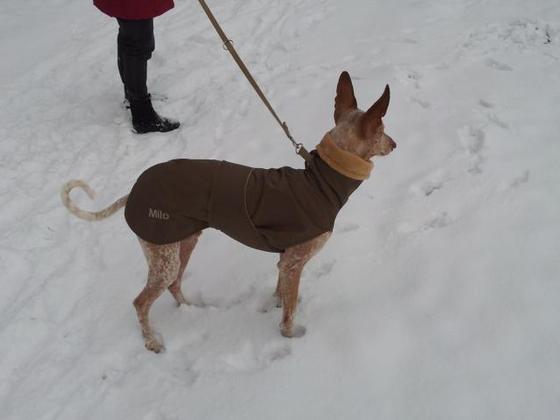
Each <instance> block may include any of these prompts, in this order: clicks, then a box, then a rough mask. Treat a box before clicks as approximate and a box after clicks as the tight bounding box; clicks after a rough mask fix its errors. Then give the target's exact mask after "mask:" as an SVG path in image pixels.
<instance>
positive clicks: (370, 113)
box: [362, 85, 391, 137]
mask: <svg viewBox="0 0 560 420" xmlns="http://www.w3.org/2000/svg"><path fill="white" fill-rule="evenodd" d="M390 99H391V91H390V89H389V85H386V86H385V91H384V92H383V95H381V97H380V98H379V99H378V100H377V102H375V103H374V104H373V105H372V107H371V108H370V109H368V110H367V112H366V113H365V114H364V115H363V117H362V130H363V133H364V135H365V136H366V137H369V136H370V135H371V134H373V133H372V131H375V130H376V129H377V127H378V126H379V125H380V124H381V119H382V118H383V117H384V116H385V114H386V113H387V108H389V101H390Z"/></svg>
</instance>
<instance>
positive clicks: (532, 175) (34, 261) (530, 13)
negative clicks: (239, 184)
mask: <svg viewBox="0 0 560 420" xmlns="http://www.w3.org/2000/svg"><path fill="white" fill-rule="evenodd" d="M209 3H210V6H211V7H212V8H213V9H214V12H215V14H216V15H217V17H218V18H219V19H220V20H221V22H222V23H223V25H224V28H225V29H226V32H228V34H229V35H230V37H232V38H233V39H234V40H235V42H236V44H235V45H236V46H237V48H238V50H239V52H240V54H241V55H242V56H243V57H244V58H245V59H246V60H247V63H248V64H249V66H250V67H251V68H252V70H253V71H254V74H255V76H256V78H257V79H258V80H259V81H260V82H261V84H262V85H263V87H264V89H265V90H266V91H267V92H268V93H269V94H270V97H271V101H272V102H273V104H275V105H276V107H277V109H278V111H279V113H280V115H281V116H282V118H284V119H286V120H287V121H288V123H289V125H290V128H291V130H292V132H293V133H294V134H295V135H296V137H297V138H298V139H299V140H301V141H302V142H304V143H305V144H306V146H308V148H312V147H313V146H314V145H315V144H316V143H317V142H318V141H319V140H320V139H321V137H322V135H323V133H324V132H325V131H326V130H328V129H329V128H330V127H331V126H332V105H333V96H334V90H335V84H336V81H337V78H338V75H339V73H340V71H342V70H344V69H346V70H348V71H349V72H350V73H351V74H352V75H353V77H354V86H355V89H356V93H357V96H358V101H359V103H360V105H361V106H362V107H368V106H369V105H371V103H372V101H373V100H375V99H376V98H377V97H378V96H379V94H380V93H381V92H382V89H383V87H384V85H385V83H389V84H390V86H391V90H392V102H391V105H390V108H389V113H388V115H387V118H386V120H385V123H386V127H387V132H388V133H389V134H390V135H392V136H393V138H394V139H395V140H396V141H397V143H398V148H397V150H396V151H395V152H394V153H393V154H392V155H390V156H389V157H386V158H382V159H378V160H376V162H375V164H376V169H375V171H374V174H373V176H372V178H371V179H370V180H369V181H367V182H366V183H365V184H364V185H363V186H362V187H361V188H360V189H359V190H358V191H357V192H356V193H355V194H354V195H353V196H352V197H351V199H350V201H349V203H348V205H347V207H345V209H344V210H343V211H342V212H341V214H340V217H339V219H338V220H337V226H336V228H335V232H334V235H333V237H332V239H331V241H330V242H329V243H328V244H327V246H326V248H325V249H324V250H323V252H322V253H321V254H319V255H318V256H317V257H316V258H315V259H314V260H313V261H312V262H311V263H310V264H309V266H308V268H307V271H306V273H305V274H304V278H303V282H302V287H301V290H302V302H301V304H300V307H299V313H298V318H297V319H298V322H299V323H301V324H304V325H306V326H307V329H308V330H307V334H306V335H305V336H304V337H303V338H300V339H293V340H289V339H285V338H283V337H281V336H280V334H279V331H278V323H279V318H280V313H279V312H278V311H273V312H263V311H262V308H263V307H264V305H266V303H267V301H268V299H269V296H270V295H271V293H272V291H273V289H274V287H275V282H276V268H275V262H276V256H275V255H272V254H266V253H259V252H257V251H253V250H251V249H247V248H244V247H242V246H240V245H238V244H236V243H235V242H233V241H231V240H230V239H228V238H227V237H225V236H223V235H220V234H218V233H217V232H215V231H208V232H206V233H205V235H203V237H202V240H201V243H200V245H199V247H198V248H197V250H196V251H195V254H194V256H193V260H192V262H191V265H190V266H189V270H188V273H187V279H186V280H185V282H184V290H185V292H186V294H188V295H189V296H190V297H191V298H192V299H193V300H194V301H195V302H196V303H197V306H194V307H190V308H185V309H181V310H178V309H177V308H176V307H175V306H174V304H173V300H172V298H171V296H170V295H164V296H163V297H162V298H161V299H160V300H158V301H157V302H156V304H155V305H154V308H153V311H152V314H153V324H154V326H155V328H156V329H157V330H158V331H159V332H160V333H161V334H162V336H163V338H164V340H165V345H166V352H165V353H163V354H160V355H155V354H153V353H150V352H148V351H147V350H145V349H144V346H143V342H142V338H141V336H140V331H139V328H138V324H137V321H136V316H135V312H134V310H133V307H132V304H131V303H132V300H133V299H134V297H135V296H136V295H137V293H138V292H139V291H140V290H141V288H142V287H143V284H144V281H145V275H146V266H145V262H144V259H143V256H142V254H141V250H140V247H139V246H138V244H137V241H136V239H135V237H134V236H133V235H132V234H131V232H130V231H129V230H128V228H127V227H126V224H125V223H124V220H123V218H122V214H119V216H114V217H113V218H112V219H110V220H107V221H104V222H100V223H97V224H91V223H86V222H83V221H80V220H78V219H76V218H74V217H72V216H71V215H70V214H69V213H68V212H67V211H66V210H65V209H64V208H63V207H62V205H61V202H60V198H59V189H60V186H61V185H62V184H63V183H64V182H65V181H67V180H69V179H71V178H82V179H85V180H87V181H88V182H90V184H91V185H92V186H93V187H94V188H95V189H97V190H98V193H99V196H98V200H96V201H95V202H90V201H89V200H88V198H87V197H86V196H85V195H84V194H76V195H75V197H74V198H75V200H76V201H77V202H78V203H79V204H80V205H81V206H82V207H86V208H90V209H95V208H101V207H103V206H105V205H107V204H108V203H110V202H112V201H113V200H114V199H116V198H117V197H119V196H121V195H123V194H125V193H126V192H127V190H128V189H129V188H130V186H131V185H132V183H133V182H134V180H135V179H136V177H137V176H138V175H139V173H141V171H142V170H143V169H145V168H147V167H148V166H150V165H152V164H154V163H157V162H161V161H165V160H168V159H171V158H176V157H193V158H216V159H227V160H232V161H237V162H240V163H244V164H248V165H253V166H261V167H274V166H283V165H286V164H287V165H291V166H296V167H301V166H302V162H301V161H300V159H299V158H298V157H297V156H296V155H295V154H293V152H292V149H291V146H290V145H289V143H288V142H287V140H285V138H284V137H283V133H282V132H281V131H280V129H279V128H278V127H277V126H276V125H275V123H274V121H273V120H272V118H271V117H270V116H269V115H268V114H267V111H266V110H265V108H264V107H263V106H262V104H261V103H260V102H259V100H258V98H257V97H256V96H255V94H254V93H253V91H252V90H250V87H249V85H248V83H247V82H246V81H245V80H244V79H243V76H242V75H241V73H240V72H239V71H238V70H237V68H236V67H235V65H234V63H233V61H232V60H231V58H230V57H229V56H228V54H227V53H226V52H224V51H223V50H222V47H221V44H220V42H219V40H218V37H217V35H216V34H215V33H214V32H213V29H212V28H211V26H210V24H209V23H208V21H207V19H206V17H205V16H204V14H203V12H202V11H201V9H200V7H199V5H198V2H196V1H188V2H187V1H177V6H176V8H175V9H174V10H173V11H171V12H170V13H168V14H166V15H164V16H163V17H161V18H158V19H157V20H156V43H157V50H156V52H155V54H154V57H153V59H152V60H151V62H150V76H149V79H150V83H149V85H150V88H151V90H152V92H154V93H159V94H164V95H167V97H168V100H167V101H166V102H157V103H156V108H157V109H158V110H159V111H160V112H161V113H162V114H163V115H166V116H172V117H177V118H179V119H180V120H181V121H182V123H183V125H182V127H181V129H180V130H178V131H176V132H173V133H169V134H165V135H158V134H153V135H146V136H136V135H134V134H132V133H131V131H130V122H129V116H128V115H127V113H126V111H125V110H123V109H122V107H121V100H122V88H121V86H120V81H119V79H118V75H117V71H116V64H115V50H116V45H115V44H116V42H115V38H116V24H115V22H114V21H112V20H111V19H109V18H107V17H105V16H104V15H102V14H101V13H99V12H98V11H97V10H96V9H94V8H93V6H91V4H90V3H89V2H85V1H80V2H77V1H74V0H48V1H44V0H26V1H24V2H6V1H4V2H2V5H1V6H0V56H1V57H2V66H1V67H0V88H1V90H2V95H0V202H1V203H2V204H1V206H0V273H1V275H0V289H1V293H0V355H1V357H0V378H1V380H0V418H2V419H3V420H4V419H10V420H16V419H17V420H47V419H53V420H55V419H56V420H63V419H64V420H75V419H84V420H86V419H91V420H98V419H119V420H120V419H145V420H177V419H181V420H183V419H189V420H191V419H192V420H202V419H204V420H207V419H216V420H218V419H220V420H221V419H248V420H256V419H275V420H276V419H286V420H288V419H320V420H327V419H333V420H334V419H376V420H377V419H446V420H447V419H469V420H471V419H488V420H496V419H504V420H505V419H507V420H511V419H531V420H535V419H539V420H540V419H542V420H548V419H555V418H558V417H559V416H560V170H558V167H559V166H558V165H559V163H558V162H560V137H559V132H560V122H559V121H560V120H559V117H560V114H559V104H560V72H559V68H560V3H559V2H558V0H533V1H530V2H527V1H526V0H523V1H521V0H510V1H505V0H423V1H419V0H393V1H391V2H385V1H383V2H382V1H372V0H351V1H337V0H282V1H265V0H227V1H226V0H211V1H210V2H209Z"/></svg>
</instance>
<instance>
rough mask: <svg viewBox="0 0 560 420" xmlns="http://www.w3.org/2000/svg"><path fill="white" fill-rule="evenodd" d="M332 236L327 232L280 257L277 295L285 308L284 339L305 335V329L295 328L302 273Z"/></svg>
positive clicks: (283, 318) (282, 329) (282, 326)
mask: <svg viewBox="0 0 560 420" xmlns="http://www.w3.org/2000/svg"><path fill="white" fill-rule="evenodd" d="M330 234H331V233H330V232H325V233H323V234H322V235H320V236H318V237H316V238H314V239H312V240H310V241H308V242H305V243H303V244H300V245H295V246H293V247H290V248H288V249H286V250H285V251H284V252H283V253H282V254H281V255H280V261H279V262H278V269H279V275H278V286H277V288H276V295H277V296H278V295H279V296H278V298H279V300H281V302H282V307H283V314H282V323H281V324H280V330H281V332H282V335H283V336H284V337H301V336H303V335H304V334H305V328H304V327H295V326H294V314H295V311H296V307H297V303H298V294H299V282H300V278H301V273H302V272H303V267H304V266H305V264H306V263H307V262H308V261H309V260H310V259H311V258H312V257H313V256H314V255H315V254H317V252H319V251H320V250H321V248H322V247H323V246H324V245H325V243H326V242H327V239H329V237H330Z"/></svg>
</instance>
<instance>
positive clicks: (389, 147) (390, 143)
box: [382, 134, 397, 156]
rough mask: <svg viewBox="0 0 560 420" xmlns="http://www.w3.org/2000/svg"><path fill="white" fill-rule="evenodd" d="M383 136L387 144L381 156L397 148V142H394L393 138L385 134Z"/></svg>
mask: <svg viewBox="0 0 560 420" xmlns="http://www.w3.org/2000/svg"><path fill="white" fill-rule="evenodd" d="M385 138H386V140H387V143H388V144H387V148H386V149H385V150H384V151H383V153H382V156H387V155H388V154H389V153H391V152H392V151H393V150H395V149H396V148H397V143H396V142H395V140H393V139H392V138H391V137H389V136H388V135H387V134H385Z"/></svg>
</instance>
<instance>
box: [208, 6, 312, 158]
mask: <svg viewBox="0 0 560 420" xmlns="http://www.w3.org/2000/svg"><path fill="white" fill-rule="evenodd" d="M198 2H199V3H200V5H201V6H202V8H203V9H204V12H205V13H206V15H207V16H208V19H210V22H211V23H212V26H214V29H216V32H218V35H219V36H220V38H221V39H222V41H223V42H224V47H225V49H227V50H228V51H229V53H230V54H231V56H232V57H233V59H234V60H235V62H236V63H237V65H238V66H239V68H240V69H241V71H242V72H243V74H244V75H245V77H246V78H247V80H248V81H249V83H250V84H251V86H253V89H255V91H256V92H257V95H259V98H261V100H262V101H263V103H264V104H265V106H266V107H267V108H268V110H269V111H270V113H271V114H272V116H273V117H274V119H275V120H276V121H277V122H278V124H280V127H282V130H284V133H286V136H287V137H288V139H289V140H290V141H291V142H292V144H293V146H294V147H295V149H296V153H297V154H298V155H300V156H301V157H302V158H303V159H305V160H306V161H307V160H309V159H310V158H311V155H310V154H309V152H308V151H307V150H306V149H305V147H304V146H303V144H301V143H298V142H296V141H295V140H294V138H293V136H292V134H291V133H290V129H289V128H288V124H286V122H285V121H282V120H281V119H280V117H278V114H276V111H274V108H273V107H272V105H270V102H269V101H268V99H267V98H266V95H265V94H264V93H263V91H262V90H261V88H260V87H259V85H258V83H257V82H256V80H255V78H254V77H253V75H252V74H251V72H250V71H249V69H248V68H247V66H246V65H245V63H244V62H243V60H242V59H241V57H239V54H237V51H236V50H235V47H234V46H233V41H232V40H231V39H229V38H228V37H227V35H226V34H225V32H224V31H223V29H222V27H221V26H220V24H219V23H218V21H217V20H216V18H215V17H214V15H213V14H212V11H211V10H210V8H209V7H208V5H207V4H206V1H205V0H198Z"/></svg>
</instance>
